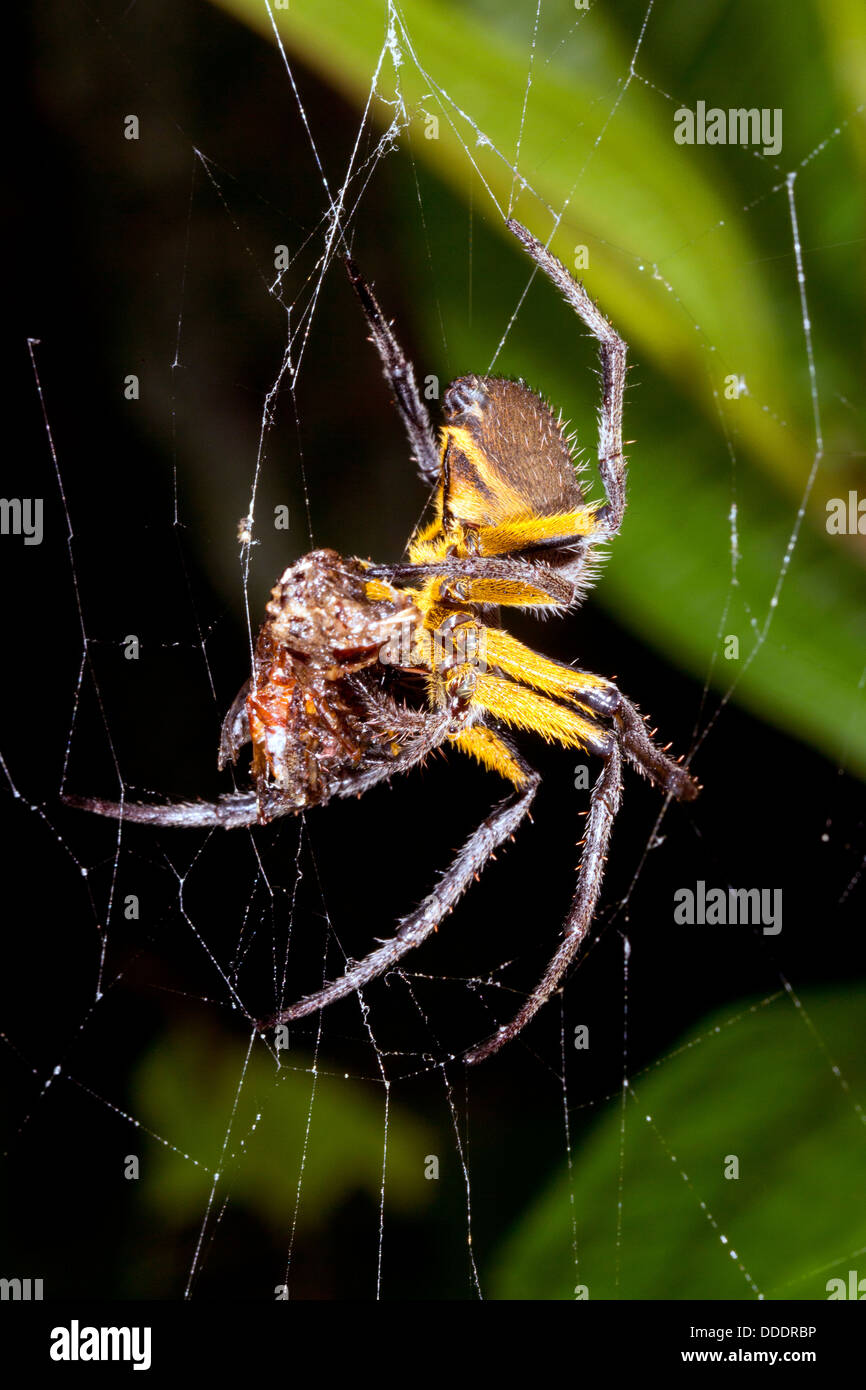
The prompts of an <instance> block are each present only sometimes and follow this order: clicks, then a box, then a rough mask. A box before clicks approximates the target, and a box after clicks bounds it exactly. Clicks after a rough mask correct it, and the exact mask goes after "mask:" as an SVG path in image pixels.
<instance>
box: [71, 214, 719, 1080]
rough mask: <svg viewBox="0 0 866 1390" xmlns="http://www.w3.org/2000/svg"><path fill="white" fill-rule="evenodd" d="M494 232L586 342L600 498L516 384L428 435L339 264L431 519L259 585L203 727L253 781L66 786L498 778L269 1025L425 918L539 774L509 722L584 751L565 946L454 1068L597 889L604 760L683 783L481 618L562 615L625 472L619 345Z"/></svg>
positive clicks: (362, 294) (268, 806)
mask: <svg viewBox="0 0 866 1390" xmlns="http://www.w3.org/2000/svg"><path fill="white" fill-rule="evenodd" d="M507 225H508V228H509V230H510V231H511V232H512V233H513V234H514V235H515V236H516V237H517V239H518V240H519V241H520V243H521V244H522V246H523V247H524V248H525V250H526V251H527V252H528V254H529V255H530V256H531V257H532V259H533V260H534V261H535V262H536V264H537V265H538V266H539V268H540V269H541V270H542V271H543V272H544V273H545V275H547V276H548V278H549V279H550V280H551V281H552V282H553V284H554V285H555V286H556V287H557V288H558V289H559V290H560V291H561V292H562V293H563V295H564V296H565V298H566V300H567V301H568V303H569V304H570V305H571V307H572V308H573V309H574V310H575V311H576V312H577V313H578V315H579V316H580V318H581V319H582V320H583V322H584V323H585V324H586V326H587V327H588V328H589V329H590V331H591V332H592V333H593V334H594V335H595V337H596V338H597V340H598V343H599V347H600V352H601V368H602V371H601V375H602V405H601V413H600V418H599V449H598V467H599V473H600V476H601V481H602V484H603V487H604V491H605V499H604V501H603V502H592V501H589V500H587V498H586V497H585V495H584V491H583V488H582V487H581V485H580V482H579V479H578V469H577V467H576V465H575V462H574V459H573V457H572V453H571V448H570V444H569V441H568V439H567V438H566V436H565V433H564V431H563V428H562V425H561V422H560V420H559V419H558V418H557V417H556V416H555V415H554V414H553V412H552V411H551V410H550V408H549V406H548V405H546V403H545V402H544V401H543V400H541V398H540V397H539V396H537V395H535V393H534V392H532V391H530V390H529V388H528V387H527V386H525V385H524V384H523V383H522V382H515V381H507V380H503V379H501V378H497V377H477V376H465V377H461V378H460V379H459V380H457V381H455V382H453V383H452V384H451V385H450V386H449V387H448V390H447V391H446V393H445V398H444V411H443V426H442V430H441V435H440V439H439V441H438V443H437V440H436V439H435V437H434V434H433V431H432V428H431V425H430V421H429V418H428V415H427V412H426V410H425V408H424V406H423V404H422V403H421V399H420V397H419V395H418V390H417V387H416V384H415V376H414V372H413V370H412V366H411V364H410V363H409V362H408V360H407V359H406V357H405V356H404V354H403V352H402V351H401V349H400V347H399V345H398V343H397V340H396V338H395V337H394V334H393V331H392V329H391V326H390V325H389V324H388V322H387V321H386V320H385V318H384V317H383V315H382V312H381V310H380V308H379V305H378V303H377V301H376V299H375V297H374V295H373V293H372V291H371V289H370V288H369V286H368V285H367V284H366V283H365V282H364V280H363V279H362V278H361V276H360V274H359V273H358V271H357V269H356V267H355V266H354V264H353V263H352V262H351V261H349V262H347V264H348V269H349V275H350V278H351V280H352V283H353V285H354V286H355V289H356V291H357V293H358V296H359V298H360V300H361V304H362V306H363V308H364V311H365V314H366V316H367V322H368V324H369V327H370V333H371V339H372V342H373V343H374V345H375V347H376V349H377V351H378V353H379V356H380V358H381V360H382V365H383V368H384V372H385V377H386V380H387V381H388V383H389V385H390V387H391V389H392V391H393V394H394V399H395V403H396V406H397V409H398V411H399V413H400V416H401V418H402V420H403V424H404V427H405V429H406V432H407V435H408V438H409V443H410V446H411V448H412V451H413V454H414V457H415V461H416V463H417V465H418V469H419V472H420V475H421V478H422V479H423V480H424V482H426V483H427V484H428V485H430V486H431V488H433V489H434V492H433V514H432V517H431V519H430V521H429V522H428V523H426V524H425V525H423V526H422V527H421V528H420V529H419V530H418V531H417V532H416V534H415V535H414V536H413V537H412V539H411V541H410V543H409V547H408V557H407V559H406V561H405V562H404V563H401V564H395V565H374V564H372V563H370V562H369V561H364V560H354V559H343V558H342V557H341V556H339V555H338V554H337V553H336V552H335V551H332V550H317V551H313V552H312V554H310V555H307V556H304V558H303V559H301V560H299V561H298V562H297V563H296V564H294V565H292V566H290V568H289V569H287V570H286V571H285V573H284V574H283V576H282V578H281V580H280V582H279V584H277V586H276V587H275V588H274V589H273V591H272V594H271V601H270V602H269V604H268V605H267V613H266V618H265V622H264V623H263V625H262V627H261V629H260V631H259V634H258V638H257V641H256V647H255V655H254V663H253V672H252V676H251V678H250V680H249V681H248V682H247V684H246V685H245V686H244V687H243V689H242V690H241V691H240V693H239V695H238V697H237V699H236V700H235V702H234V704H233V705H232V707H231V709H230V710H229V712H228V714H227V715H226V719H225V721H224V723H223V731H222V737H221V740H220V752H219V761H220V766H221V767H223V766H225V764H226V763H227V762H228V761H229V760H231V761H234V760H235V759H236V757H237V755H238V752H239V750H240V749H241V748H242V747H243V746H244V744H246V743H247V742H250V743H251V744H252V773H253V780H254V788H253V789H252V790H250V791H249V792H234V793H229V794H227V795H225V796H222V797H220V799H219V801H217V802H213V803H204V802H180V803H171V804H164V805H157V804H140V803H135V804H129V805H128V804H126V803H117V802H108V801H100V800H96V799H92V798H68V800H70V801H72V802H73V804H75V805H78V806H82V807H84V808H86V809H87V810H91V811H97V812H99V813H100V814H102V815H109V816H114V817H122V818H124V819H126V820H132V821H143V822H148V823H151V824H159V825H178V826H215V825H222V826H225V827H227V828H231V827H234V826H239V825H251V824H254V823H255V822H256V821H259V822H265V821H268V820H272V819H273V818H274V817H275V816H281V815H286V814H288V813H290V812H297V811H299V810H302V809H303V808H305V807H308V806H313V805H317V804H321V803H323V802H326V801H328V800H329V799H330V798H331V797H332V796H348V795H353V794H357V793H360V792H363V791H365V790H366V789H367V788H368V787H370V786H373V785H374V784H375V783H376V782H380V781H384V780H386V779H387V778H389V777H391V776H393V775H394V773H396V772H401V771H405V770H407V769H408V768H410V767H412V766H415V765H416V764H418V763H419V762H420V761H421V760H422V759H423V758H424V757H425V756H426V754H427V753H429V752H430V751H431V750H432V749H434V748H437V747H440V746H442V745H445V746H450V747H451V748H453V749H454V750H455V751H458V752H461V753H466V754H468V755H469V756H470V757H473V758H475V759H476V760H477V761H478V762H479V763H481V764H482V765H484V766H485V767H488V768H490V769H492V770H495V771H496V772H499V773H500V774H501V775H502V776H503V777H504V778H506V780H507V781H509V782H510V783H511V784H512V786H513V788H514V790H513V792H512V794H511V795H510V796H509V797H507V798H506V799H505V800H504V801H502V802H500V804H499V805H498V806H497V807H495V808H494V810H493V811H492V812H491V813H490V815H489V816H487V818H486V819H485V820H484V821H482V823H481V825H480V826H479V827H478V829H477V830H475V831H474V832H473V834H472V835H470V837H469V839H468V840H467V841H466V843H465V844H464V846H463V847H462V849H461V850H460V851H459V852H458V854H457V856H456V858H455V859H454V861H453V863H452V864H451V866H450V867H449V868H448V870H447V871H446V872H445V874H444V875H443V876H442V877H441V879H440V880H439V882H438V884H437V886H436V888H435V889H434V890H433V892H432V893H431V894H430V895H429V897H427V898H425V899H424V901H423V902H422V903H421V905H420V907H418V908H416V909H415V911H414V912H412V913H410V914H409V916H408V917H406V918H404V919H403V920H402V922H401V923H400V924H399V927H398V930H397V932H396V934H395V935H394V936H393V937H391V938H389V939H388V940H386V941H383V942H381V944H380V945H379V946H378V947H377V948H376V949H375V950H374V951H372V952H371V953H370V954H369V955H368V956H366V957H365V958H364V959H363V960H360V961H352V962H350V963H349V964H347V968H346V971H345V973H344V974H343V975H342V976H340V977H339V978H338V979H337V980H334V981H333V982H331V983H330V984H327V985H325V986H324V988H323V989H321V990H320V991H318V993H316V994H313V995H308V996H307V997H305V998H303V999H301V1000H299V1001H298V1002H297V1003H295V1004H293V1005H291V1006H289V1007H288V1008H285V1009H282V1010H281V1011H280V1012H279V1013H278V1014H277V1016H276V1018H274V1019H272V1020H271V1021H270V1025H273V1024H280V1023H285V1022H288V1021H290V1020H294V1019H297V1018H302V1017H303V1016H304V1015H306V1014H309V1013H312V1012H314V1011H315V1010H318V1009H321V1008H323V1007H324V1006H325V1005H327V1004H330V1003H332V1002H333V1001H334V1000H336V999H339V998H341V997H343V996H344V995H347V994H350V993H351V992H353V991H355V990H358V989H360V988H361V987H362V986H364V985H365V984H367V983H368V982H369V981H371V980H373V979H375V978H376V977H377V976H379V975H382V974H384V973H385V972H386V971H387V970H389V969H390V968H391V967H392V966H394V965H396V964H397V962H398V961H399V960H400V959H401V958H402V957H403V956H405V955H406V954H407V952H408V951H410V950H412V949H413V948H414V947H415V946H418V945H420V943H421V942H422V941H423V940H425V938H426V937H428V936H429V935H430V933H431V932H433V931H435V929H436V928H437V927H438V925H439V923H440V922H441V921H442V919H443V917H444V916H445V914H446V913H447V912H448V911H450V909H451V907H453V905H454V903H455V902H456V901H457V899H458V898H459V897H460V896H461V894H462V893H463V892H464V891H465V890H466V888H467V887H468V886H469V884H470V883H471V881H472V879H473V877H475V876H477V874H478V873H479V872H480V870H481V869H482V868H483V867H484V865H485V864H486V863H487V861H488V860H489V859H490V857H491V856H492V855H493V854H494V852H495V850H496V849H497V848H498V846H499V845H501V844H502V843H503V841H505V840H506V839H507V838H508V837H509V836H511V835H512V833H513V831H514V830H515V828H516V827H517V825H518V824H519V823H520V821H521V820H522V819H523V817H524V816H525V814H526V813H527V811H528V810H529V806H530V803H531V801H532V798H533V796H534V795H535V790H536V787H537V785H538V780H539V779H538V774H537V773H535V772H534V771H533V770H532V768H531V767H530V766H529V764H528V763H526V762H525V761H524V759H523V757H522V755H521V754H520V753H519V752H518V750H517V748H516V747H515V746H514V744H513V743H512V741H511V738H510V736H509V734H508V733H507V732H506V730H508V729H517V730H527V731H531V732H534V733H537V734H540V735H541V736H542V738H545V739H547V740H548V741H550V742H556V743H559V744H561V745H562V746H564V747H566V748H575V749H581V750H584V751H587V752H591V753H594V754H596V755H598V756H599V757H600V758H601V759H602V769H601V772H600V774H599V776H598V779H597V781H596V784H595V787H594V788H593V791H592V795H591V799H590V807H589V811H588V813H587V820H586V826H585V835H584V842H583V844H584V848H583V854H582V858H581V863H580V871H579V874H578V882H577V888H576V890H575V894H574V898H573V900H572V904H571V908H570V910H569V913H568V916H567V918H566V922H565V928H564V933H563V938H562V941H561V942H560V945H559V947H558V949H557V951H556V952H555V954H554V955H553V957H552V959H551V961H550V963H549V965H548V966H547V969H546V970H545V973H544V975H543V977H542V979H541V981H540V982H539V984H538V986H537V987H536V989H535V990H534V991H533V993H532V994H531V995H530V996H529V997H528V998H527V1000H526V1002H525V1003H524V1004H523V1006H522V1008H521V1009H520V1010H519V1011H518V1013H517V1014H516V1016H515V1017H514V1018H513V1019H512V1020H511V1021H510V1022H508V1023H506V1024H504V1025H503V1026H501V1027H500V1028H499V1029H498V1030H497V1031H496V1032H494V1033H493V1035H492V1036H491V1037H490V1038H488V1039H487V1041H486V1042H483V1043H481V1044H480V1045H479V1046H477V1047H475V1048H473V1049H472V1050H471V1051H469V1052H468V1053H467V1054H466V1060H467V1061H469V1062H477V1061H480V1060H481V1059H482V1058H483V1057H487V1056H489V1055H490V1054H491V1053H493V1052H495V1051H497V1050H498V1049H499V1048H500V1047H501V1046H502V1045H503V1043H505V1042H507V1041H508V1040H509V1039H510V1038H513V1037H515V1036H516V1034H517V1033H519V1032H520V1031H521V1029H522V1028H523V1027H524V1026H525V1024H526V1023H528V1022H529V1020H530V1018H532V1016H533V1015H534V1014H535V1013H536V1012H537V1011H538V1009H539V1008H541V1006H542V1005H543V1004H544V1003H545V1002H546V1001H547V999H549V998H550V996H551V994H553V993H554V991H555V990H556V989H557V988H558V986H559V984H560V981H561V980H562V978H563V975H564V974H565V971H566V970H567V968H568V966H569V964H570V963H571V962H572V961H573V960H574V958H575V956H576V955H577V952H578V950H579V948H580V945H581V942H582V941H583V940H584V938H585V936H586V934H587V932H588V930H589V926H590V923H591V921H592V917H593V913H594V910H595V905H596V902H597V900H598V894H599V891H600V887H601V879H602V873H603V867H604V859H605V855H606V852H607V845H608V841H609V838H610V830H611V825H612V822H613V819H614V816H615V815H616V812H617V810H618V808H619V802H620V793H621V786H620V778H621V771H622V761H623V758H625V759H626V760H627V761H628V762H630V763H631V764H632V765H633V766H634V767H635V768H637V770H638V771H639V772H641V773H643V774H644V775H645V776H647V777H649V778H650V779H651V780H652V781H653V782H654V783H655V784H656V785H657V786H658V787H659V788H660V789H661V790H663V791H665V792H667V793H668V794H670V795H672V796H674V797H676V798H678V799H679V800H682V801H690V800H692V799H693V798H694V797H695V796H696V795H697V793H698V786H697V783H696V782H695V781H694V779H693V778H692V777H691V776H690V775H689V774H688V772H686V771H685V769H684V768H683V767H682V766H680V764H679V763H677V762H674V761H673V760H672V759H670V758H669V757H668V756H667V754H666V753H665V752H664V751H663V750H662V749H660V748H658V747H657V745H656V744H655V743H653V741H652V740H651V738H650V737H649V734H648V733H647V730H646V727H645V725H644V722H643V720H642V719H641V717H640V715H639V714H638V713H637V710H636V709H635V707H634V705H632V704H631V703H630V702H629V701H628V700H627V699H626V698H625V696H623V695H622V694H621V693H620V692H619V690H617V688H616V686H615V685H614V684H613V683H612V682H611V681H609V680H606V679H605V678H604V677H602V676H596V675H593V674H591V673H590V672H588V671H581V670H578V669H576V668H574V667H571V666H563V665H561V664H560V663H558V662H555V661H550V660H549V659H548V658H546V657H543V656H540V655H539V654H538V653H537V652H534V651H532V650H531V649H530V648H529V647H526V646H524V644H523V643H521V642H518V641H517V640H516V638H514V637H512V636H511V635H510V634H509V633H508V632H507V631H506V629H505V628H504V627H503V626H502V625H501V623H500V618H499V614H500V611H501V609H503V608H504V609H506V610H507V609H508V608H509V607H520V608H530V609H541V610H554V609H559V610H560V611H562V610H566V609H568V608H571V607H573V606H574V605H576V604H577V603H578V602H579V600H580V598H581V597H582V595H583V593H584V591H585V588H586V586H587V584H588V582H589V581H590V580H591V578H592V563H593V559H594V558H597V554H598V546H599V545H600V544H602V543H604V542H606V541H608V540H610V539H611V537H613V536H614V535H615V534H616V533H617V531H618V530H619V528H620V525H621V523H622V518H623V512H624V509H625V475H626V469H625V459H624V456H623V452H622V401H623V389H624V384H625V358H626V347H625V344H624V342H623V341H622V339H621V338H620V337H619V336H618V335H617V333H616V332H615V331H614V329H613V328H612V327H611V325H610V324H609V323H608V321H607V319H606V318H605V317H604V315H603V314H601V313H600V312H599V310H598V309H597V308H596V306H595V305H594V304H593V302H592V300H591V299H590V298H589V297H588V295H587V294H586V292H585V290H584V289H583V287H582V286H581V285H580V284H578V283H577V282H576V281H575V280H573V279H572V277H571V276H570V275H569V274H568V272H567V271H566V270H565V268H564V267H563V266H562V265H561V264H560V262H559V261H557V260H556V259H555V258H554V257H553V256H552V255H551V254H550V253H549V252H548V251H547V250H546V249H545V247H543V246H542V245H541V243H540V242H538V241H536V239H535V238H534V237H533V236H531V235H530V233H529V232H527V231H526V229H525V228H524V227H521V226H520V224H519V223H517V222H509V223H508V224H507ZM419 677H420V678H421V679H422V680H423V682H424V685H425V686H426V699H425V700H423V701H422V702H421V707H418V702H417V701H416V702H415V703H414V704H413V703H412V702H411V701H409V700H408V699H407V698H406V690H407V687H406V681H407V679H409V680H414V681H415V682H416V683H417V681H418V678H419ZM270 1025H267V1026H270ZM264 1026H265V1025H263V1027H264Z"/></svg>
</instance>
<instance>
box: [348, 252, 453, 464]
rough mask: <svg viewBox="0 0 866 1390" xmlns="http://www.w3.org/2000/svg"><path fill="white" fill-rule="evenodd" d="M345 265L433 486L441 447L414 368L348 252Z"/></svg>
mask: <svg viewBox="0 0 866 1390" xmlns="http://www.w3.org/2000/svg"><path fill="white" fill-rule="evenodd" d="M346 269H347V271H348V272H349V279H350V280H351V282H352V285H353V287H354V290H355V293H356V294H357V296H358V299H359V300H360V302H361V308H362V309H363V310H364V316H365V318H366V320H367V327H368V328H369V330H370V341H371V342H372V344H373V346H374V347H375V349H376V351H377V352H378V354H379V357H380V359H381V362H382V370H383V372H384V375H385V380H386V382H387V383H388V385H389V386H390V388H391V391H392V393H393V396H394V404H395V405H396V407H397V411H398V414H399V416H400V419H401V420H402V421H403V428H404V429H405V431H406V434H407V436H408V439H409V447H410V448H411V450H412V457H413V458H414V460H415V462H416V464H417V465H418V472H419V474H420V475H421V478H422V480H423V481H424V482H425V483H427V484H429V485H430V486H431V487H432V486H433V484H434V483H435V482H436V480H437V479H438V477H439V467H440V458H439V448H438V446H437V443H436V437H435V435H434V433H433V429H432V426H431V424H430V416H429V415H428V413H427V409H426V407H425V405H424V403H423V401H422V400H421V397H420V396H419V395H418V386H417V384H416V381H415V371H414V368H413V366H412V363H411V362H410V361H409V359H408V357H407V356H406V354H405V353H404V351H403V349H402V348H401V347H400V344H399V343H398V342H397V339H396V337H395V336H394V330H393V329H392V327H391V325H390V323H389V322H388V320H387V319H386V318H385V316H384V314H383V313H382V310H381V309H380V307H379V303H378V300H377V299H376V296H375V295H374V294H373V291H372V290H371V288H370V286H369V285H368V284H367V282H366V280H365V279H364V277H363V276H362V274H361V272H360V271H359V269H358V267H357V266H356V265H355V262H354V261H353V260H351V259H350V258H349V257H348V256H347V257H346Z"/></svg>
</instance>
